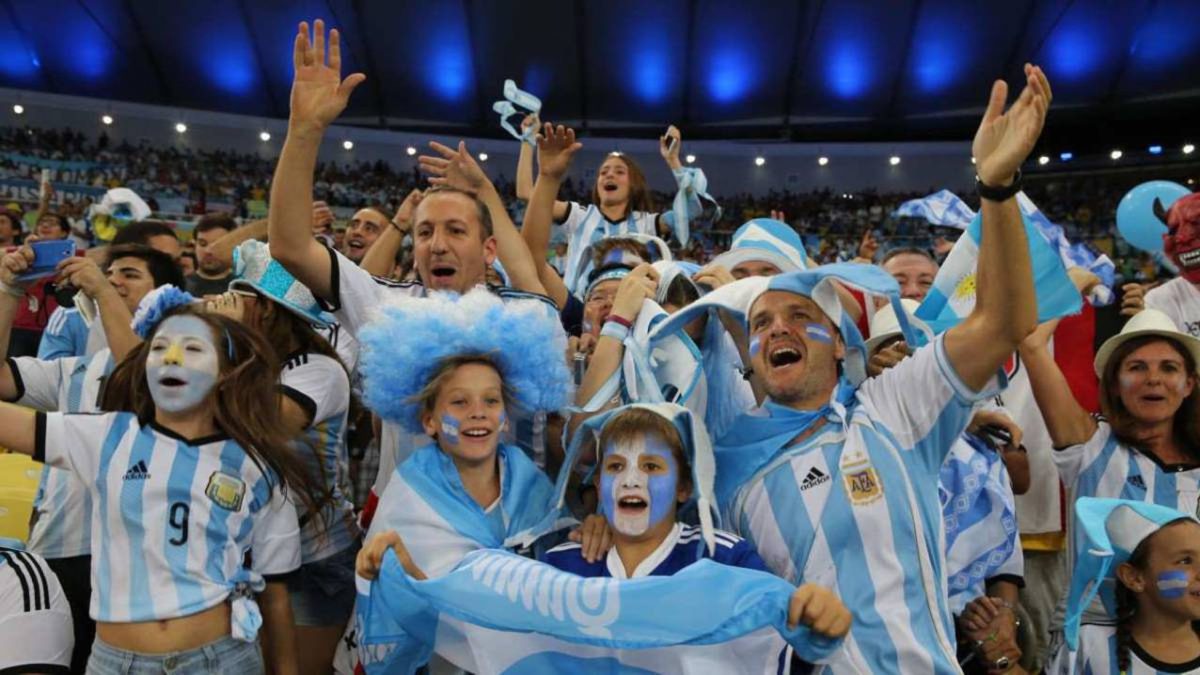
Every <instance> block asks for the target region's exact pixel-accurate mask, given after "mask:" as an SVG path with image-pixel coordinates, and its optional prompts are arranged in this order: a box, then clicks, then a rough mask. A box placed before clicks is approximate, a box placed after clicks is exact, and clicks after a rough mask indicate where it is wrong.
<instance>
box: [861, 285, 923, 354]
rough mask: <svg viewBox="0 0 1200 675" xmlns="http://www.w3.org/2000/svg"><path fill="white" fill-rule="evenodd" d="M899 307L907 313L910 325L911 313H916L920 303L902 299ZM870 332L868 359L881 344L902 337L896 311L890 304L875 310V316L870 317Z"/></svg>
mask: <svg viewBox="0 0 1200 675" xmlns="http://www.w3.org/2000/svg"><path fill="white" fill-rule="evenodd" d="M900 305H901V306H902V307H904V311H905V312H908V317H909V318H908V320H909V323H912V322H913V321H914V319H913V312H916V311H917V308H918V307H920V306H921V303H919V302H917V301H916V300H913V299H912V298H902V299H901V300H900ZM870 332H871V337H869V338H868V339H867V357H868V358H870V356H871V355H872V354H874V353H875V350H877V349H879V347H880V346H881V345H882V344H883V343H885V342H887V341H888V340H891V339H892V338H897V337H900V336H902V335H903V333H901V331H900V321H899V320H898V319H897V318H896V311H895V310H894V309H892V306H891V305H890V304H889V305H884V306H883V307H880V308H879V309H877V310H875V316H873V317H871V325H870Z"/></svg>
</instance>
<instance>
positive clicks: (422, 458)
mask: <svg viewBox="0 0 1200 675" xmlns="http://www.w3.org/2000/svg"><path fill="white" fill-rule="evenodd" d="M497 455H498V460H499V463H500V503H499V504H497V505H496V506H494V507H493V508H491V509H488V510H486V511H485V510H484V509H483V508H482V507H481V506H479V504H478V503H477V502H476V501H475V500H474V499H473V498H472V497H471V495H469V494H468V493H467V490H466V488H465V487H463V483H462V478H460V477H459V474H458V469H457V468H456V467H455V465H454V460H452V459H450V457H449V456H447V455H446V453H444V452H442V451H441V450H439V449H438V447H437V446H436V445H433V444H430V445H426V446H424V447H422V448H420V449H418V450H417V451H416V452H414V453H413V454H412V455H411V456H410V457H409V458H408V459H407V460H405V461H404V463H403V464H401V465H400V466H398V467H396V470H395V472H394V474H393V476H392V479H391V480H390V481H389V482H388V487H387V490H385V491H384V493H383V496H382V497H380V499H379V508H378V510H377V511H376V512H375V517H374V519H372V521H371V530H370V532H368V535H374V534H376V533H379V532H385V531H387V530H395V531H396V532H398V533H399V534H400V536H401V537H402V538H403V540H404V544H405V547H406V548H407V549H408V552H409V553H410V554H411V555H412V558H413V560H414V561H415V562H416V564H417V567H419V568H421V570H422V571H423V572H425V574H427V575H429V576H431V577H433V576H438V575H441V574H445V573H446V572H449V571H450V570H451V569H453V568H454V566H455V565H457V564H458V563H459V561H460V560H462V558H463V556H465V555H467V554H468V553H470V552H471V551H475V550H478V549H481V548H511V549H521V548H526V547H528V546H530V545H532V544H533V543H534V542H535V541H537V539H538V538H540V537H541V536H542V535H544V534H547V533H550V532H554V531H556V530H559V529H562V528H564V527H568V526H570V525H572V524H574V522H575V521H574V519H572V518H570V517H569V516H568V515H567V514H565V513H563V512H561V511H559V510H558V509H556V508H554V506H553V502H554V486H553V485H551V483H550V479H549V478H547V477H546V475H545V474H543V473H542V471H541V470H540V469H539V468H538V467H537V466H536V465H535V464H534V463H533V461H532V460H530V459H529V458H528V457H527V456H526V455H525V453H524V452H522V451H521V449H520V448H517V447H515V446H511V445H507V444H502V445H501V446H500V447H499V448H498V449H497Z"/></svg>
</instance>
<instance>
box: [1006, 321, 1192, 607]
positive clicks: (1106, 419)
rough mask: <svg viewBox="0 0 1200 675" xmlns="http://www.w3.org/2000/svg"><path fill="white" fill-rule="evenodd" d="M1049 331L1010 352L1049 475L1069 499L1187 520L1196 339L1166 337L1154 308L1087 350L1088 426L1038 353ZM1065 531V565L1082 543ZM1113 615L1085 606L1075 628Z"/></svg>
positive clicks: (1166, 327) (1045, 355) (1165, 325)
mask: <svg viewBox="0 0 1200 675" xmlns="http://www.w3.org/2000/svg"><path fill="white" fill-rule="evenodd" d="M1056 325H1057V322H1049V323H1047V324H1044V325H1043V326H1040V327H1039V328H1038V330H1037V331H1036V332H1035V333H1033V334H1032V335H1031V336H1030V337H1029V338H1028V339H1026V341H1025V343H1024V344H1023V345H1022V346H1021V350H1020V354H1021V360H1022V361H1023V362H1024V363H1025V365H1026V367H1027V368H1028V369H1029V380H1030V383H1031V384H1032V386H1033V393H1034V396H1035V397H1036V399H1037V403H1038V408H1039V409H1040V410H1041V413H1042V417H1043V418H1044V419H1045V420H1046V428H1047V429H1048V430H1049V432H1050V437H1051V439H1052V440H1053V442H1054V447H1055V448H1056V451H1055V453H1054V461H1055V464H1056V465H1057V466H1058V470H1059V475H1060V477H1061V478H1062V480H1063V483H1064V484H1065V485H1066V486H1067V488H1068V489H1069V490H1070V492H1071V494H1074V495H1075V496H1076V497H1077V498H1078V497H1102V498H1119V499H1129V500H1135V501H1143V502H1150V503H1154V504H1158V505H1160V506H1165V507H1169V508H1173V509H1177V510H1179V511H1182V512H1184V513H1195V512H1196V511H1197V506H1198V501H1200V395H1197V393H1196V379H1197V363H1198V362H1200V340H1197V339H1196V338H1193V337H1191V336H1189V335H1186V334H1184V333H1181V332H1179V331H1178V330H1176V328H1175V325H1174V324H1173V323H1172V322H1171V320H1170V319H1169V318H1168V317H1167V316H1166V315H1164V314H1162V313H1161V312H1159V311H1157V310H1149V309H1148V310H1145V311H1143V312H1141V313H1140V314H1137V315H1136V316H1134V317H1133V318H1132V319H1130V320H1129V322H1128V323H1127V324H1125V327H1124V328H1123V329H1122V330H1121V332H1120V334H1118V335H1116V336H1114V337H1112V338H1110V339H1109V340H1108V341H1106V342H1105V343H1104V344H1103V345H1101V347H1100V349H1099V350H1098V351H1097V352H1096V362H1095V370H1096V375H1097V376H1098V377H1099V378H1100V405H1101V410H1102V412H1103V413H1104V416H1103V417H1101V418H1095V417H1092V416H1091V415H1090V414H1088V413H1087V411H1085V410H1084V409H1083V408H1082V407H1081V406H1080V405H1079V404H1078V403H1076V401H1075V397H1074V396H1073V395H1072V393H1071V389H1070V387H1069V386H1068V384H1067V381H1066V379H1065V378H1064V376H1063V374H1062V372H1061V371H1060V370H1059V369H1058V366H1057V365H1056V363H1055V361H1054V357H1053V356H1052V355H1051V354H1050V352H1049V351H1048V349H1047V342H1048V340H1049V338H1050V336H1051V335H1052V334H1053V332H1054V328H1055V327H1056ZM1069 526H1070V528H1071V530H1072V535H1071V537H1070V538H1069V540H1068V549H1067V553H1068V562H1069V563H1070V564H1072V565H1073V564H1074V563H1075V560H1076V558H1077V557H1078V556H1079V555H1082V553H1083V552H1084V551H1085V550H1086V548H1085V546H1086V544H1085V542H1084V540H1083V533H1082V532H1081V531H1080V527H1079V525H1078V523H1074V522H1072V523H1069ZM1114 612H1115V608H1114V607H1102V606H1101V605H1100V603H1099V602H1097V603H1094V604H1093V605H1092V606H1091V607H1088V608H1086V611H1085V612H1084V614H1083V618H1082V620H1083V623H1085V624H1088V623H1099V624H1106V623H1107V624H1111V623H1112V617H1113V616H1115V614H1114ZM1059 620H1060V621H1061V614H1059ZM1060 625H1061V624H1060Z"/></svg>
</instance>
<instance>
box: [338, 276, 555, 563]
mask: <svg viewBox="0 0 1200 675" xmlns="http://www.w3.org/2000/svg"><path fill="white" fill-rule="evenodd" d="M557 321H558V320H557V317H555V316H554V315H553V314H551V313H550V312H547V311H546V307H545V305H544V304H543V303H541V302H539V301H532V300H531V301H523V300H517V301H510V302H508V303H507V304H506V303H504V302H502V301H501V300H500V299H499V298H496V297H495V296H493V295H491V294H489V293H486V292H483V291H472V292H471V293H468V294H466V295H464V296H457V295H435V296H431V297H428V298H412V299H405V300H399V301H397V302H395V303H393V304H389V305H387V306H385V307H383V308H382V310H381V312H380V314H379V316H378V317H377V319H376V320H375V321H374V322H372V324H371V326H370V327H369V328H368V329H365V330H364V331H363V333H362V344H363V350H364V351H363V372H364V373H365V376H366V377H365V381H364V393H365V398H366V402H367V404H368V405H369V406H370V407H371V408H372V409H373V410H375V411H376V413H377V414H379V415H380V416H381V417H383V418H384V419H388V420H392V421H395V422H397V423H399V424H401V425H403V426H404V427H405V428H407V429H408V430H409V431H412V432H414V433H425V434H427V435H428V436H429V437H430V438H432V439H434V442H433V443H431V444H429V445H426V446H425V447H422V448H420V449H418V450H417V451H416V452H414V453H413V455H412V456H410V457H409V458H408V459H407V460H406V461H405V462H404V463H403V464H401V465H400V466H399V467H397V469H396V471H395V473H394V474H393V476H392V478H391V480H390V481H389V483H388V487H387V490H386V491H385V492H384V494H383V496H382V497H381V499H380V506H379V510H378V511H377V512H376V515H375V519H374V520H373V521H372V524H371V530H370V532H369V533H368V539H367V543H366V545H365V546H364V547H363V550H362V551H361V552H360V553H359V556H358V563H357V569H358V573H359V575H360V576H362V577H364V578H366V579H373V578H375V576H376V575H377V574H378V570H379V566H380V564H381V561H382V558H383V554H384V553H385V552H386V551H387V550H388V549H393V550H395V551H396V552H397V555H398V556H399V557H400V560H401V561H402V562H404V563H405V567H406V569H407V570H408V571H409V573H410V574H411V575H412V576H414V577H417V578H426V577H429V576H440V575H442V574H444V573H446V572H448V571H450V570H451V569H452V568H453V567H454V566H455V565H456V564H458V562H459V561H460V560H461V559H462V557H463V556H465V555H466V554H467V553H469V552H470V551H472V550H475V549H480V548H505V549H510V550H524V549H528V548H529V547H530V546H531V545H533V544H534V543H535V542H536V541H537V540H538V539H539V538H540V537H541V536H542V535H544V534H547V533H549V532H551V531H554V530H557V529H560V528H561V527H565V526H566V525H567V524H568V523H569V521H568V520H566V519H559V518H558V517H557V510H555V509H552V508H551V504H552V499H553V489H552V486H551V484H550V480H549V479H548V478H547V477H546V476H545V474H543V473H542V472H541V470H540V469H538V468H537V466H536V465H535V464H534V463H533V461H532V460H530V459H529V458H528V457H527V456H526V455H525V454H524V453H523V452H522V451H521V450H520V449H519V448H517V447H516V446H511V445H508V444H504V443H501V442H500V434H501V432H502V431H503V430H504V429H505V428H506V426H507V425H508V424H509V418H510V414H509V413H511V412H514V411H515V410H516V409H520V410H522V411H523V412H529V413H532V412H539V411H544V412H552V411H555V410H558V409H560V408H562V407H564V406H565V405H567V403H568V402H569V400H570V393H571V382H570V375H569V373H568V371H567V367H566V364H565V363H564V361H563V358H562V354H563V353H564V351H565V349H566V344H565V336H564V335H563V333H562V331H561V330H559V329H558V326H557Z"/></svg>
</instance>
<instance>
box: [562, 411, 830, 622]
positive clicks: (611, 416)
mask: <svg viewBox="0 0 1200 675" xmlns="http://www.w3.org/2000/svg"><path fill="white" fill-rule="evenodd" d="M581 432H590V433H580V434H579V435H580V437H588V438H591V437H598V447H599V448H600V452H601V455H600V457H601V458H600V464H599V466H598V467H597V469H596V473H597V475H596V477H595V482H596V484H597V489H598V490H599V493H600V510H601V515H602V516H603V517H604V519H605V521H606V522H607V525H608V527H609V528H610V529H611V532H612V541H613V546H612V548H610V549H609V550H608V553H607V554H606V555H604V556H601V558H600V559H598V560H595V561H589V560H588V559H587V558H585V557H584V549H583V546H582V545H581V544H578V543H574V542H569V543H565V544H562V545H560V546H557V547H555V548H553V549H550V551H548V552H547V553H546V555H545V556H544V557H543V559H542V561H543V562H545V563H547V564H549V565H552V566H554V567H557V568H558V569H561V570H563V571H566V572H571V573H573V574H578V575H580V576H583V577H611V578H614V579H636V578H639V577H646V576H670V575H673V574H675V573H676V572H679V571H680V570H682V569H684V568H685V567H687V566H688V565H691V564H692V563H694V562H697V561H698V560H701V559H705V558H707V559H710V560H713V561H715V562H718V563H721V564H724V565H730V566H734V567H744V568H748V569H754V570H761V571H764V572H766V571H767V567H766V564H765V563H764V562H763V560H762V558H760V557H759V555H758V553H757V552H755V550H754V547H753V546H751V545H750V543H749V542H747V541H745V540H743V539H741V538H740V537H737V536H735V535H733V534H730V533H728V532H722V531H719V530H715V529H714V528H713V526H712V519H711V516H710V511H709V510H710V508H711V505H712V495H711V492H712V473H711V470H712V466H713V460H712V446H711V444H710V443H709V440H708V436H707V434H706V433H705V432H704V431H703V428H702V425H700V424H698V423H697V422H696V421H695V418H694V417H693V416H692V413H691V412H690V411H688V410H687V409H686V408H684V407H682V406H678V405H674V404H667V403H663V404H655V405H646V404H633V405H628V406H624V407H621V408H618V409H616V410H614V411H611V412H609V413H605V414H603V415H600V416H597V417H594V418H592V419H591V420H589V421H588V422H587V423H586V426H585V428H584V429H582V430H581ZM685 438H686V439H687V441H686V442H685V440H684V439H685ZM585 443H586V442H585V441H582V440H580V439H577V440H576V441H575V442H574V443H572V452H571V453H570V454H569V455H568V459H567V462H568V466H566V467H564V469H563V472H564V473H563V474H562V475H566V474H567V473H569V468H570V464H573V463H575V462H576V461H577V460H578V459H579V457H580V454H581V452H582V448H583V446H584V445H585ZM689 458H690V459H689ZM559 488H560V494H562V492H561V491H562V490H563V489H565V483H564V481H563V480H562V479H561V478H560V481H559ZM692 505H694V506H695V507H696V510H697V512H698V513H699V514H700V515H699V520H700V523H701V524H700V525H699V526H696V525H689V524H685V523H684V522H681V521H680V520H679V516H680V510H681V509H682V508H683V507H685V506H689V507H690V506H692ZM788 624H789V625H790V626H796V625H798V624H804V625H806V626H808V627H809V628H810V629H812V630H813V631H815V632H816V633H819V634H821V635H825V636H828V637H834V638H836V637H841V636H843V635H845V634H846V632H847V631H848V630H849V628H850V612H849V610H847V609H846V607H845V606H844V605H843V604H842V603H841V601H840V600H839V599H838V598H837V596H835V595H834V594H833V593H832V592H831V591H830V590H829V589H827V588H824V587H821V586H818V585H816V584H802V585H801V586H799V587H798V588H797V589H796V592H795V593H794V594H793V596H792V600H791V604H790V606H789V609H788Z"/></svg>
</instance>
